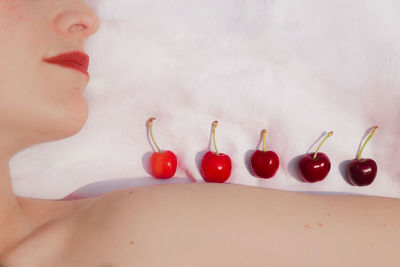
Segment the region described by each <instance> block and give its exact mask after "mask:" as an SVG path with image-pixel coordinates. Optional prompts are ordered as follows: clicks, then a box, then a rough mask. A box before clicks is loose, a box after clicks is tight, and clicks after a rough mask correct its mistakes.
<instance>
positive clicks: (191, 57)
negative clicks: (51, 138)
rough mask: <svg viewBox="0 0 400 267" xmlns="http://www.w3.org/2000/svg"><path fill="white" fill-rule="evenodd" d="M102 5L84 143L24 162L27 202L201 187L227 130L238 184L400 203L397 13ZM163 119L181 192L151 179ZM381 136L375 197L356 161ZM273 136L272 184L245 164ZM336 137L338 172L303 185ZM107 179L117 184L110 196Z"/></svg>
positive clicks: (21, 183)
mask: <svg viewBox="0 0 400 267" xmlns="http://www.w3.org/2000/svg"><path fill="white" fill-rule="evenodd" d="M90 4H91V5H92V6H93V7H94V8H95V9H96V10H97V12H98V14H99V16H100V19H101V21H102V26H101V28H100V30H99V31H98V33H97V34H96V35H94V36H93V37H91V39H90V40H89V42H88V43H87V46H86V50H87V52H88V53H89V55H90V56H91V63H90V73H91V82H90V84H89V87H88V88H87V91H86V92H85V97H86V99H87V102H88V104H89V111H90V115H89V118H88V121H87V123H86V125H85V127H84V128H83V129H82V131H81V132H79V133H78V134H77V135H75V136H72V137H70V138H67V139H64V140H61V141H57V142H51V143H46V144H41V145H37V146H35V147H31V148H29V149H26V150H24V151H22V152H21V153H19V154H18V155H16V156H15V157H14V158H13V160H12V162H11V166H10V167H11V172H12V177H13V185H14V189H15V192H16V193H17V194H18V195H21V196H30V197H39V198H62V197H64V196H66V195H69V194H70V193H71V192H73V191H75V190H77V189H79V188H81V187H85V186H86V187H85V188H86V189H85V190H86V191H85V190H82V189H81V190H78V191H77V192H78V193H77V195H79V196H80V197H83V196H89V195H92V194H95V193H96V192H97V193H102V192H106V191H107V190H111V189H115V188H120V187H124V186H137V185H146V184H148V183H153V184H154V183H164V182H168V183H173V182H196V181H198V182H203V179H202V177H201V175H200V172H199V169H198V166H199V162H200V159H201V156H202V154H203V153H204V151H206V150H207V149H208V146H209V142H210V130H211V123H212V121H214V120H218V121H219V126H218V128H217V130H216V140H217V145H218V147H219V150H220V152H223V153H226V154H229V155H230V156H231V159H232V161H233V170H232V175H231V178H230V179H229V180H228V181H227V182H229V183H234V184H245V185H252V186H262V187H268V188H276V189H283V190H293V191H314V192H327V193H329V192H330V193H335V194H344V193H353V194H366V195H377V196H387V197H400V164H398V160H399V159H400V152H399V151H400V150H399V149H398V148H399V145H400V140H399V137H400V124H399V119H398V117H399V115H400V108H399V103H400V89H399V87H400V75H399V71H400V49H399V48H400V35H399V31H398V29H399V27H400V16H398V14H400V4H399V2H398V1H396V0H392V1H378V0H350V1H349V0H338V1H318V0H305V1H289V0H278V1H277V0H269V1H268V0H254V1H244V0H220V1H212V0H205V1H197V0H175V1H162V0H97V1H91V2H90ZM151 116H154V117H156V118H157V120H156V121H155V122H154V134H155V138H156V140H157V141H158V143H159V145H160V146H161V148H163V149H171V150H173V151H174V152H175V153H176V154H177V156H178V160H179V169H178V171H177V174H176V177H177V178H172V179H171V180H169V181H159V180H155V179H154V178H151V177H150V175H149V173H148V172H147V171H146V169H148V167H147V166H148V163H147V161H148V158H149V154H150V152H151V151H152V146H151V145H150V143H149V139H148V137H147V132H146V127H145V122H146V120H147V119H148V118H149V117H151ZM374 125H378V126H379V129H378V130H377V132H376V134H375V136H374V137H373V138H372V139H371V141H370V142H369V143H368V145H367V147H366V148H365V150H364V153H363V156H364V157H369V158H373V159H374V160H375V161H376V162H377V163H378V176H377V177H376V180H375V181H374V182H373V183H372V184H371V185H370V186H367V187H354V186H351V185H349V184H348V183H347V182H346V181H345V179H344V177H343V174H344V170H345V163H346V161H347V160H350V159H353V158H354V157H355V155H356V153H357V151H358V149H359V146H360V143H361V142H362V140H363V137H365V134H366V131H367V130H368V129H369V128H370V127H372V126H374ZM263 128H266V129H267V131H268V135H267V148H268V149H272V150H274V151H275V152H276V153H277V154H278V155H279V157H280V160H281V166H280V169H279V171H278V173H277V175H276V176H275V177H274V178H272V179H269V180H264V179H259V178H256V177H254V176H252V175H251V174H250V172H249V169H248V163H247V162H248V159H249V157H250V154H251V152H252V151H253V150H254V149H256V148H257V145H258V144H259V141H260V140H259V138H260V131H261V130H262V129H263ZM329 130H333V131H334V135H333V136H332V137H331V138H329V139H328V140H327V141H326V142H325V144H324V145H323V147H322V149H321V151H322V152H324V153H326V154H328V156H329V157H330V160H331V163H332V168H331V171H330V174H329V175H328V177H327V178H326V179H325V180H324V181H322V182H319V183H314V184H309V183H302V182H300V181H299V180H298V179H296V177H295V176H296V175H295V174H296V160H297V159H298V157H299V156H300V155H303V154H304V153H306V152H308V151H309V150H311V151H312V150H315V148H316V146H317V144H316V142H317V140H320V137H321V135H322V134H324V133H326V132H327V131H329ZM313 144H314V145H313ZM174 179H175V180H174ZM103 180H111V181H114V182H115V183H114V185H113V183H112V182H110V181H108V182H100V184H102V186H98V185H99V181H103ZM129 181H130V182H129ZM96 182H97V183H96ZM91 183H96V184H95V185H94V186H93V187H91V188H92V189H88V188H89V187H88V186H87V185H88V184H91ZM70 196H71V195H70Z"/></svg>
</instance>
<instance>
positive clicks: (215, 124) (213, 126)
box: [212, 121, 219, 156]
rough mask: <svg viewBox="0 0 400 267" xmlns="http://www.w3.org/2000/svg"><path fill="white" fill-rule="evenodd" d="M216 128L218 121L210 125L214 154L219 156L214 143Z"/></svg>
mask: <svg viewBox="0 0 400 267" xmlns="http://www.w3.org/2000/svg"><path fill="white" fill-rule="evenodd" d="M217 126H218V121H214V122H213V124H212V134H213V142H214V149H215V153H216V154H217V156H219V153H218V149H217V144H216V143H215V128H217Z"/></svg>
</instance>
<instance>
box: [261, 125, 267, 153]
mask: <svg viewBox="0 0 400 267" xmlns="http://www.w3.org/2000/svg"><path fill="white" fill-rule="evenodd" d="M266 136H267V130H265V129H264V130H262V137H263V152H265V137H266Z"/></svg>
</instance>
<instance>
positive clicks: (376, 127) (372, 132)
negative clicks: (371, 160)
mask: <svg viewBox="0 0 400 267" xmlns="http://www.w3.org/2000/svg"><path fill="white" fill-rule="evenodd" d="M376 129H378V126H375V127H374V128H373V129H372V131H371V133H370V134H369V136H368V138H367V140H365V142H364V145H363V146H362V148H361V150H360V153H358V157H357V160H361V153H362V152H363V150H364V147H365V145H366V144H367V143H368V141H369V139H371V137H372V136H374V134H375V131H376Z"/></svg>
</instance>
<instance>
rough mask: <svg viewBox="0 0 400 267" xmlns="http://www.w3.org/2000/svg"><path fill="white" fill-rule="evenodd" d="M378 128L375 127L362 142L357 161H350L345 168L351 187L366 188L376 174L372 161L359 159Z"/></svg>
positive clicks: (374, 164) (376, 170)
mask: <svg viewBox="0 0 400 267" xmlns="http://www.w3.org/2000/svg"><path fill="white" fill-rule="evenodd" d="M376 129H378V126H375V127H374V128H373V129H372V131H371V133H370V134H369V136H368V138H367V140H366V141H365V142H364V145H363V146H362V148H361V150H360V153H359V154H358V157H357V159H354V160H352V161H351V162H350V163H349V165H348V166H347V178H348V179H349V182H350V183H351V184H352V185H356V186H367V185H370V184H371V183H372V182H373V181H374V179H375V177H376V174H377V172H378V166H377V165H376V162H375V161H374V160H373V159H363V158H361V153H362V151H363V150H364V148H365V145H366V144H367V143H368V141H369V140H370V139H371V137H372V136H373V135H374V134H375V131H376Z"/></svg>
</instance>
